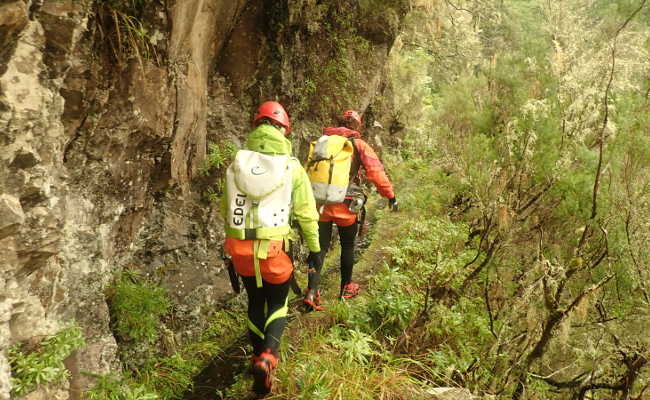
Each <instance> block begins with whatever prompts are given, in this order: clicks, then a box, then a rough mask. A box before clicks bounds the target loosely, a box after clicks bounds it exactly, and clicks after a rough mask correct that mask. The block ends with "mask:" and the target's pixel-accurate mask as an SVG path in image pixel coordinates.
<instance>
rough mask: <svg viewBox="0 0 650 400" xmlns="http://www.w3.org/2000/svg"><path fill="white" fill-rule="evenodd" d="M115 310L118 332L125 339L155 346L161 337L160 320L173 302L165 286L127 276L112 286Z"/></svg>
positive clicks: (112, 299) (113, 311)
mask: <svg viewBox="0 0 650 400" xmlns="http://www.w3.org/2000/svg"><path fill="white" fill-rule="evenodd" d="M111 291H112V296H111V299H110V304H111V311H112V314H113V315H112V317H113V323H114V326H115V331H116V332H117V334H118V335H119V336H120V337H121V338H122V339H124V340H134V341H143V342H147V343H153V342H154V341H155V340H156V339H157V338H158V333H159V332H158V326H159V324H160V318H161V317H162V316H163V315H165V314H167V312H168V311H169V308H170V306H171V303H170V301H169V299H168V297H167V292H166V291H165V289H163V288H162V287H159V286H156V285H154V284H151V283H146V282H142V281H141V280H140V279H139V278H138V277H137V276H136V275H133V274H123V275H122V276H121V277H120V279H119V280H118V282H117V283H116V284H115V285H114V286H112V287H111Z"/></svg>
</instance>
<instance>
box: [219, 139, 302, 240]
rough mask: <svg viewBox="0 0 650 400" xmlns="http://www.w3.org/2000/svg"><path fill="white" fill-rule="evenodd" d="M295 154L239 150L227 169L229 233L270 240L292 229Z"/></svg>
mask: <svg viewBox="0 0 650 400" xmlns="http://www.w3.org/2000/svg"><path fill="white" fill-rule="evenodd" d="M291 159H292V157H290V156H289V155H286V154H283V155H266V154H262V153H258V152H255V151H250V150H239V151H238V152H237V155H236V156H235V160H234V161H233V163H232V164H231V165H230V167H228V170H227V172H226V202H227V210H228V211H227V221H226V227H227V228H226V229H227V231H228V236H230V237H236V238H239V239H270V238H271V237H277V236H278V235H285V234H287V233H288V232H289V230H290V224H289V217H290V214H291V189H292V185H291V181H292V171H291V166H292V162H291Z"/></svg>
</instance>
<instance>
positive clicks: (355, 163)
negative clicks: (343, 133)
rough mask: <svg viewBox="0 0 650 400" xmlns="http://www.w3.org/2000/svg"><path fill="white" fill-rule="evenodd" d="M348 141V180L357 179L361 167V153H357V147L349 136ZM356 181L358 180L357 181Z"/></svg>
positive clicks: (353, 180)
mask: <svg viewBox="0 0 650 400" xmlns="http://www.w3.org/2000/svg"><path fill="white" fill-rule="evenodd" d="M349 139H350V143H352V165H351V166H350V182H351V183H352V182H355V181H358V180H359V179H358V178H359V168H361V155H360V154H359V149H357V145H356V143H355V142H354V138H353V137H351V138H349ZM357 183H358V182H357Z"/></svg>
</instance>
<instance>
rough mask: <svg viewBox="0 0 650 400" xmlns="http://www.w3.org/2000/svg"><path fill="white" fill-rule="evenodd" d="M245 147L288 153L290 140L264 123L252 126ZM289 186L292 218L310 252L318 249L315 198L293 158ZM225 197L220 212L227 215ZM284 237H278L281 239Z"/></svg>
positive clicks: (260, 151) (296, 161) (301, 170)
mask: <svg viewBox="0 0 650 400" xmlns="http://www.w3.org/2000/svg"><path fill="white" fill-rule="evenodd" d="M246 149H248V150H252V151H257V152H259V153H264V154H288V155H291V142H290V141H289V140H288V139H287V138H286V137H285V136H284V134H283V133H282V132H281V131H280V130H278V129H276V128H275V127H273V126H271V125H267V124H262V125H259V126H258V127H257V128H255V129H254V130H253V131H252V132H251V133H250V134H249V135H248V139H247V140H246ZM291 163H292V174H293V175H292V181H291V184H292V189H291V200H292V205H293V210H292V214H291V215H292V218H293V219H294V220H295V221H298V224H300V228H301V230H302V235H303V238H304V239H305V242H306V243H307V247H309V251H311V252H316V253H317V252H319V251H320V243H319V241H318V218H319V215H318V211H317V209H316V200H314V195H313V193H312V191H311V183H310V181H309V178H308V177H307V173H306V172H305V170H304V168H303V167H302V165H300V162H299V161H298V160H297V159H295V158H292V159H291ZM226 207H227V204H226V199H225V196H224V197H223V198H222V201H221V209H222V215H226ZM282 239H283V238H278V240H282Z"/></svg>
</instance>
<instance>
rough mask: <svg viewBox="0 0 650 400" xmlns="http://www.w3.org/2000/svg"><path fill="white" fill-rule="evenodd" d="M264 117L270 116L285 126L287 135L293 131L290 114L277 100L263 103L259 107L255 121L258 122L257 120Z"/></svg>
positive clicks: (272, 119)
mask: <svg viewBox="0 0 650 400" xmlns="http://www.w3.org/2000/svg"><path fill="white" fill-rule="evenodd" d="M262 118H268V119H270V120H271V121H273V122H276V123H277V124H279V125H282V126H283V127H285V129H286V132H284V134H285V135H288V134H289V132H291V122H290V121H289V115H288V114H287V111H286V110H285V109H284V107H282V105H281V104H280V103H278V102H276V101H267V102H265V103H262V105H260V106H259V107H258V108H257V114H255V118H254V119H253V123H254V124H257V122H258V121H259V120H261V119H262Z"/></svg>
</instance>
